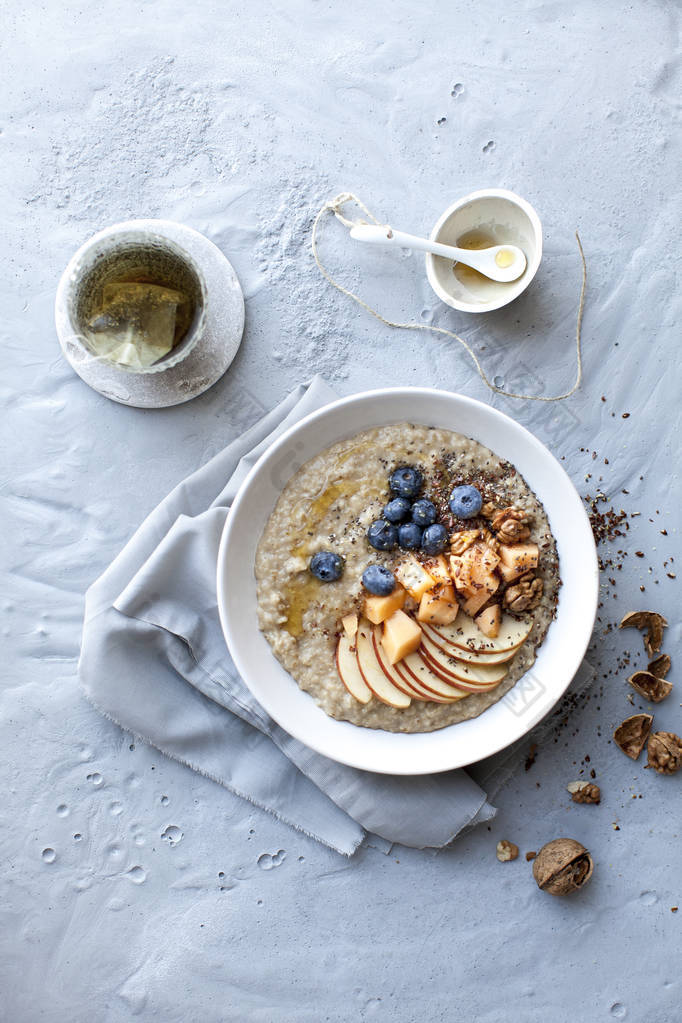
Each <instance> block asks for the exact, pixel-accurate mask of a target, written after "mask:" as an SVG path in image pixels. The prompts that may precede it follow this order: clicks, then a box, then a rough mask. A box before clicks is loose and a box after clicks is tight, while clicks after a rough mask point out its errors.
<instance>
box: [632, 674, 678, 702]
mask: <svg viewBox="0 0 682 1023" xmlns="http://www.w3.org/2000/svg"><path fill="white" fill-rule="evenodd" d="M628 682H629V683H630V685H631V686H632V688H633V689H635V690H636V691H637V692H638V693H639V695H640V696H643V697H644V698H645V700H650V701H651V703H660V702H661V700H665V698H666V696H670V693H671V692H672V688H673V684H672V682H666V680H665V679H664V678H658V677H657V676H656V675H652V674H651V672H650V671H636V672H635V673H634V675H630V677H629V678H628Z"/></svg>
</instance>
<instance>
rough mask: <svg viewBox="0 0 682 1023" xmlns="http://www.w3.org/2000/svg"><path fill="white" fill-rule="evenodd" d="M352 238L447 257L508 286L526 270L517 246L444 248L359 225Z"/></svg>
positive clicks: (407, 235) (402, 234)
mask: <svg viewBox="0 0 682 1023" xmlns="http://www.w3.org/2000/svg"><path fill="white" fill-rule="evenodd" d="M350 236H351V238H354V239H355V240H356V241H358V242H369V243H370V244H372V245H398V246H400V248H405V249H419V250H420V251H421V252H432V253H433V254H434V256H444V258H445V259H452V260H454V262H456V263H464V264H465V265H466V266H470V267H472V268H473V269H474V270H478V272H479V273H481V274H483V275H484V276H485V277H489V278H490V280H491V281H499V282H500V283H501V284H508V283H509V282H510V281H515V280H517V279H518V278H519V277H520V276H521V274H522V273H523V271H524V270H525V269H526V257H525V255H524V254H523V252H522V251H521V249H520V248H519V247H518V246H517V245H492V246H491V247H490V248H489V249H458V248H457V247H456V246H455V245H441V244H440V242H432V241H431V240H430V239H429V238H418V237H417V236H416V235H414V234H404V233H403V232H402V231H394V230H393V228H392V227H387V226H383V227H375V226H373V225H372V224H356V225H355V227H352V228H351V232H350Z"/></svg>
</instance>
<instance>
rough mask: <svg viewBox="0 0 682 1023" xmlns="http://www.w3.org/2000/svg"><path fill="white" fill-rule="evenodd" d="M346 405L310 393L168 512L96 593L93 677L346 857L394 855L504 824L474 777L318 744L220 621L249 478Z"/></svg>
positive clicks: (199, 759)
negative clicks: (379, 846) (304, 429)
mask: <svg viewBox="0 0 682 1023" xmlns="http://www.w3.org/2000/svg"><path fill="white" fill-rule="evenodd" d="M335 398H336V395H335V394H334V392H333V391H332V390H331V389H330V388H329V387H328V386H327V384H326V383H325V382H324V381H323V380H322V379H321V378H320V377H316V378H314V379H313V380H312V381H311V382H310V383H309V384H307V385H301V386H300V387H298V388H297V389H296V390H295V391H293V392H292V393H291V394H290V395H289V396H288V397H287V398H285V399H284V401H283V402H282V403H281V404H280V405H278V406H277V407H276V408H275V409H273V410H272V411H271V412H270V413H268V414H267V415H266V416H264V418H263V419H261V420H260V422H258V423H256V424H255V425H254V426H253V427H252V428H251V429H250V430H249V431H247V433H245V434H244V435H243V436H242V437H240V438H239V439H237V440H236V441H234V442H233V443H232V444H229V445H228V446H227V447H226V448H225V449H224V450H223V451H221V452H220V453H219V454H218V455H216V456H215V457H214V458H213V459H212V460H211V461H210V462H208V463H207V464H206V465H204V466H203V467H202V468H200V469H199V470H197V472H195V473H193V474H192V475H191V476H189V477H188V478H187V479H185V480H183V482H181V483H180V484H179V485H178V486H177V487H176V488H175V489H174V490H173V491H172V492H171V493H170V494H169V495H168V497H166V498H165V500H163V501H162V502H161V504H159V505H158V507H157V508H155V509H154V511H153V512H152V513H151V514H150V515H149V516H148V517H147V519H146V520H145V521H144V522H143V524H142V525H141V526H140V528H139V529H138V530H137V532H136V533H135V534H134V536H133V537H132V538H131V540H130V541H129V542H128V543H127V544H126V546H125V547H124V549H123V550H122V551H121V553H120V554H119V555H118V557H117V558H116V559H115V561H114V562H113V563H112V564H111V565H110V566H109V568H108V569H107V570H106V571H105V572H104V574H103V575H102V576H100V578H99V579H97V581H96V582H95V583H94V584H93V585H92V586H91V587H90V589H89V590H88V592H87V595H86V602H85V621H84V627H83V640H82V648H81V656H80V662H79V677H80V680H81V684H82V686H83V690H84V692H85V695H86V696H87V698H88V699H89V700H90V701H91V702H92V703H93V704H94V706H95V707H96V708H97V709H99V710H100V711H101V712H102V713H103V714H105V715H106V716H107V717H109V718H111V719H112V720H113V721H114V722H116V723H117V724H118V725H120V726H121V727H122V728H124V729H126V730H127V731H130V732H132V733H133V734H134V735H135V736H137V737H138V738H139V739H141V740H143V741H145V742H148V743H150V744H152V745H153V746H155V747H156V748H157V749H159V750H160V751H161V752H162V753H164V754H166V755H168V756H170V757H174V758H175V759H176V760H179V761H180V762H182V763H183V764H186V765H187V766H189V767H191V768H193V769H194V770H195V771H199V772H201V773H202V774H204V775H207V776H208V777H209V778H212V779H214V780H215V781H216V782H219V783H220V784H221V785H224V786H225V787H226V788H228V789H230V791H232V792H234V793H236V794H237V795H239V796H242V797H244V798H245V799H248V800H250V801H251V802H252V803H254V804H255V805H257V806H260V807H262V808H263V809H266V810H269V811H270V812H271V813H273V814H275V815H276V816H277V817H278V818H280V819H281V820H283V821H286V822H287V823H288V824H290V825H292V826H293V827H295V828H298V829H299V830H301V831H303V832H305V833H306V834H307V835H310V836H311V837H313V838H316V839H318V840H319V841H321V842H323V843H325V844H326V845H328V846H330V847H332V848H334V849H336V850H337V851H338V852H340V853H344V854H346V855H351V854H352V853H353V852H354V851H355V850H356V849H357V848H358V846H359V845H360V843H361V842H362V841H363V839H364V838H365V836H366V835H367V834H368V833H370V834H372V835H375V836H379V837H380V838H381V839H383V840H384V842H385V843H386V848H388V847H390V844H392V843H394V842H398V843H400V844H402V845H407V846H412V847H415V848H426V847H436V848H438V847H442V846H443V845H446V844H447V843H449V842H450V841H452V839H453V838H454V837H455V836H456V835H457V834H458V833H459V832H460V831H461V830H462V829H463V828H465V827H467V826H468V825H471V824H474V823H478V822H479V821H482V820H489V819H490V818H491V817H492V816H494V814H495V810H494V808H493V807H492V806H490V805H489V804H488V802H487V800H486V795H485V792H484V791H483V789H482V788H480V787H479V786H478V785H477V784H476V783H475V782H474V781H473V780H472V778H470V777H469V775H468V774H466V772H464V771H461V770H459V771H450V772H447V773H444V774H436V775H426V776H417V777H391V776H387V775H383V774H382V775H379V774H373V773H371V772H368V771H359V770H357V769H355V768H352V767H346V766H344V765H342V764H337V763H336V762H335V761H332V760H329V759H328V758H326V757H324V756H321V755H320V754H319V753H316V752H314V751H313V750H311V749H309V748H308V747H306V746H304V745H303V744H302V743H300V742H298V741H297V740H296V739H293V738H292V737H291V736H290V735H288V734H287V733H286V732H285V731H284V730H283V729H281V728H280V727H279V726H278V725H277V724H276V722H275V721H273V720H272V719H271V718H270V717H269V716H268V715H267V714H266V713H265V711H264V710H263V708H262V707H261V706H260V705H259V704H258V702H257V701H256V700H255V699H254V697H253V696H252V695H251V692H250V691H249V689H248V688H247V687H246V685H245V684H244V682H243V681H242V680H241V678H240V677H239V675H238V674H237V672H236V670H235V667H234V665H233V663H232V660H231V657H230V655H229V652H228V650H227V647H226V645H225V641H224V638H223V634H222V630H221V627H220V621H219V617H218V607H217V597H216V581H215V577H216V560H217V556H218V546H219V543H220V536H221V533H222V529H223V525H224V522H225V518H226V516H227V513H228V511H229V508H230V505H231V503H232V501H233V499H234V497H235V494H236V493H237V490H238V489H239V486H240V484H241V483H242V481H243V480H244V478H245V476H246V474H247V473H248V471H249V470H250V468H251V467H252V466H253V465H254V463H255V462H256V461H257V459H258V458H259V456H260V455H261V454H262V453H263V451H265V450H266V448H267V447H268V446H269V445H270V444H271V443H272V441H273V440H274V439H275V438H276V437H277V436H278V435H279V434H280V433H282V432H283V431H284V430H286V429H287V428H288V427H290V426H291V425H292V424H293V423H295V422H297V421H298V420H300V419H302V418H303V417H304V416H306V415H307V414H308V413H310V412H312V411H314V410H315V409H318V408H321V407H322V406H323V405H326V404H328V403H329V402H330V401H332V400H334V399H335ZM238 583H239V581H238V580H236V581H235V585H238Z"/></svg>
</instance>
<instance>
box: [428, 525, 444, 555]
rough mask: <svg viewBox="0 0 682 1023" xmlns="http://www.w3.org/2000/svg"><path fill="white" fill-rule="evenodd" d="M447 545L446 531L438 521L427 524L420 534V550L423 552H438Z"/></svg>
mask: <svg viewBox="0 0 682 1023" xmlns="http://www.w3.org/2000/svg"><path fill="white" fill-rule="evenodd" d="M447 545H448V531H447V529H446V528H445V526H441V524H440V522H436V524H435V525H434V526H429V527H428V528H427V529H425V530H424V535H423V536H422V550H423V551H424V554H440V553H441V552H442V551H444V550H445V548H446V547H447Z"/></svg>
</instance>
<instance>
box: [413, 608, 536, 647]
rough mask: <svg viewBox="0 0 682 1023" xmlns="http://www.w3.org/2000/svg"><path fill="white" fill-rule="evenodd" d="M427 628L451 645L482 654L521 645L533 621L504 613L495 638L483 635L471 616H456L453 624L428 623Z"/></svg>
mask: <svg viewBox="0 0 682 1023" xmlns="http://www.w3.org/2000/svg"><path fill="white" fill-rule="evenodd" d="M429 628H430V629H433V630H434V632H437V633H439V635H440V636H442V637H443V639H446V640H448V641H449V642H450V643H452V644H453V646H458V647H462V648H463V649H465V650H474V651H477V652H480V653H483V654H486V653H487V654H494V653H502V651H503V650H513V649H514V648H515V647H518V646H521V644H522V643H524V642H525V641H526V640H527V639H528V636H529V635H530V630H531V629H532V628H533V623H532V621H518V620H517V619H516V618H511V617H510V616H509V615H505V616H504V617H503V619H502V622H501V624H500V631H499V633H498V635H497V636H496V637H495V639H491V638H490V637H488V636H484V635H483V633H482V632H481V630H480V629H479V628H478V626H477V625H476V623H475V622H474V621H473V619H471V618H458V619H457V621H456V622H455V623H454V625H429Z"/></svg>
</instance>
